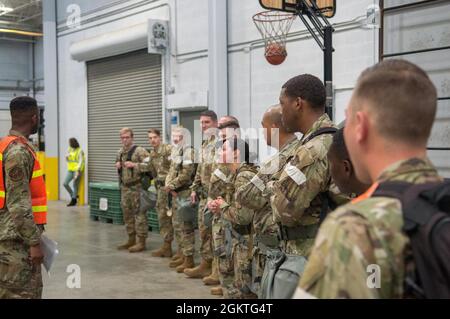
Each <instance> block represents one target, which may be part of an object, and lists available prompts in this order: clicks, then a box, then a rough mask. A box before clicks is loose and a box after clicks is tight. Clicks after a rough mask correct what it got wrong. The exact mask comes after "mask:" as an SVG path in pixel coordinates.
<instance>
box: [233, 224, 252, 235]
mask: <svg viewBox="0 0 450 319" xmlns="http://www.w3.org/2000/svg"><path fill="white" fill-rule="evenodd" d="M233 230H234V231H236V233H238V234H239V235H241V236H245V235H250V232H251V226H250V225H233Z"/></svg>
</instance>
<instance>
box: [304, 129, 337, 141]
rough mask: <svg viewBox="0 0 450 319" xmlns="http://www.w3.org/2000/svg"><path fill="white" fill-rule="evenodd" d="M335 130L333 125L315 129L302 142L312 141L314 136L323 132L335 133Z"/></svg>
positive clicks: (323, 133)
mask: <svg viewBox="0 0 450 319" xmlns="http://www.w3.org/2000/svg"><path fill="white" fill-rule="evenodd" d="M336 132H337V128H334V127H323V128H321V129H318V130H317V131H315V132H314V133H312V134H311V135H310V136H308V137H307V138H306V139H305V140H304V141H303V144H306V143H308V142H310V141H312V140H313V139H315V138H316V137H318V136H320V135H325V134H335V133H336Z"/></svg>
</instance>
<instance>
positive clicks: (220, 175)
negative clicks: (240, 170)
mask: <svg viewBox="0 0 450 319" xmlns="http://www.w3.org/2000/svg"><path fill="white" fill-rule="evenodd" d="M214 175H216V176H217V177H218V178H220V179H221V180H222V181H224V182H226V181H227V177H226V176H225V174H224V173H223V172H222V171H221V170H220V169H218V168H217V169H216V170H215V171H214Z"/></svg>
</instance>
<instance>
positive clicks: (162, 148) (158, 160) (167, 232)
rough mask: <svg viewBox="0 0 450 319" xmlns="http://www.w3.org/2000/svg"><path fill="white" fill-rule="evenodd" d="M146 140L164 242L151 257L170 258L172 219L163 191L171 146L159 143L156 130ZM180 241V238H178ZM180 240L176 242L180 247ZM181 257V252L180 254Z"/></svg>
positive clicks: (159, 139)
mask: <svg viewBox="0 0 450 319" xmlns="http://www.w3.org/2000/svg"><path fill="white" fill-rule="evenodd" d="M148 138H149V141H150V144H151V145H152V147H153V149H152V150H151V151H150V163H151V166H152V171H153V173H152V175H153V180H154V183H155V188H156V194H157V197H156V211H157V212H158V222H159V229H160V231H159V232H160V234H161V237H162V238H163V240H164V243H163V246H162V247H161V248H159V249H158V250H156V251H154V252H152V256H153V257H172V241H173V237H174V235H173V234H174V231H173V226H172V217H171V216H168V214H167V213H168V197H167V193H166V192H165V191H164V186H165V182H166V177H167V174H168V173H169V169H170V163H171V162H170V157H171V154H172V146H171V145H169V144H162V143H161V132H160V131H159V130H156V129H151V130H149V131H148ZM179 239H180V238H179ZM180 242H181V239H180V241H179V242H177V244H178V245H180ZM179 255H181V252H180V254H179Z"/></svg>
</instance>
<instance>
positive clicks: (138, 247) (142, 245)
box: [128, 237, 147, 253]
mask: <svg viewBox="0 0 450 319" xmlns="http://www.w3.org/2000/svg"><path fill="white" fill-rule="evenodd" d="M146 239H147V238H145V237H138V241H137V243H136V245H134V246H132V247H130V248H128V251H129V252H130V253H139V252H141V251H144V250H145V240H146Z"/></svg>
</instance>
